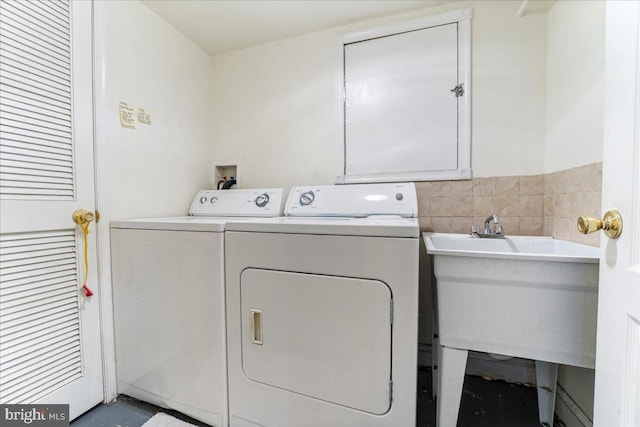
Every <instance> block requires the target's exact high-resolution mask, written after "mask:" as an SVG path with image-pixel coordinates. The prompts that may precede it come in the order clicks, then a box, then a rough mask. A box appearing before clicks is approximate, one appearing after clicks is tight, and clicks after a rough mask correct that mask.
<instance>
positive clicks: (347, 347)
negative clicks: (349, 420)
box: [240, 268, 392, 415]
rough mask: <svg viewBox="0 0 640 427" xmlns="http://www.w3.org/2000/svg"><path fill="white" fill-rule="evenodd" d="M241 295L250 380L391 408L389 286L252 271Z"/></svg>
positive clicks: (357, 405)
mask: <svg viewBox="0 0 640 427" xmlns="http://www.w3.org/2000/svg"><path fill="white" fill-rule="evenodd" d="M240 299H241V311H240V313H241V316H242V319H241V324H242V369H243V371H244V374H245V375H246V376H247V377H248V378H249V379H251V380H253V381H256V382H259V383H262V384H266V385H269V386H273V387H277V388H280V389H284V390H287V391H290V392H292V393H297V394H301V395H304V396H308V397H312V398H315V399H319V400H323V401H326V402H330V403H333V404H337V405H342V406H345V407H348V408H353V409H357V410H360V411H365V412H368V413H371V414H376V415H381V414H384V413H386V412H387V411H388V410H389V408H390V406H391V395H390V380H391V322H392V295H391V291H390V289H389V287H388V286H387V285H386V284H385V283H383V282H381V281H378V280H367V279H355V278H349V277H339V276H330V275H319V274H304V273H296V272H287V271H274V270H265V269H257V268H247V269H245V270H244V271H243V272H242V274H241V278H240Z"/></svg>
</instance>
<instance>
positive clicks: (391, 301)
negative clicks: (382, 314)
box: [389, 300, 393, 325]
mask: <svg viewBox="0 0 640 427" xmlns="http://www.w3.org/2000/svg"><path fill="white" fill-rule="evenodd" d="M389 323H391V324H392V325H393V300H390V301H389Z"/></svg>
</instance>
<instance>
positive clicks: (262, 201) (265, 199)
mask: <svg viewBox="0 0 640 427" xmlns="http://www.w3.org/2000/svg"><path fill="white" fill-rule="evenodd" d="M267 203H269V195H268V194H267V193H262V194H261V195H259V196H258V197H256V206H257V207H259V208H263V207H265V206H266V205H267Z"/></svg>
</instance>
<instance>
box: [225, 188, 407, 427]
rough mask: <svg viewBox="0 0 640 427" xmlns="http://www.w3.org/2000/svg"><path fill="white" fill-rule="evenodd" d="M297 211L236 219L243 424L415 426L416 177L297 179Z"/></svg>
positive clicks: (232, 229)
mask: <svg viewBox="0 0 640 427" xmlns="http://www.w3.org/2000/svg"><path fill="white" fill-rule="evenodd" d="M285 214H286V215H288V216H287V217H281V218H273V219H265V220H252V221H246V222H229V223H228V224H227V232H226V238H225V250H226V252H227V253H231V254H233V256H232V257H231V256H230V257H227V260H226V267H225V268H226V285H227V345H228V370H229V416H230V418H229V421H230V425H231V426H232V427H256V426H263V427H264V426H266V427H304V426H317V427H327V426H331V427H337V426H345V427H346V426H349V427H355V426H361V427H380V426H387V427H413V426H415V420H416V375H417V340H418V338H417V334H418V255H419V250H418V247H419V226H418V220H417V218H416V217H417V199H416V191H415V186H414V184H412V183H409V184H406V183H402V184H365V185H344V186H316V187H294V188H293V189H292V190H291V192H290V194H289V198H288V200H287V202H286V205H285Z"/></svg>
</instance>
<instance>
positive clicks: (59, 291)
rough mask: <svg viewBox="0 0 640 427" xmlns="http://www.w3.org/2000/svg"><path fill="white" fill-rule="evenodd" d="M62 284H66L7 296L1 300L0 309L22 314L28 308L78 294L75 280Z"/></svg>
mask: <svg viewBox="0 0 640 427" xmlns="http://www.w3.org/2000/svg"><path fill="white" fill-rule="evenodd" d="M62 285H66V286H62V287H57V288H50V289H39V290H38V291H37V292H30V293H28V294H27V295H23V296H20V297H15V298H11V299H10V298H8V297H5V298H3V300H2V302H0V310H3V311H5V310H6V313H7V315H11V314H12V313H21V314H22V313H23V312H24V311H25V310H27V309H30V308H33V307H40V306H42V305H43V304H45V303H49V302H55V301H58V300H64V299H67V298H71V297H75V296H76V292H77V291H76V289H75V283H74V282H73V281H68V282H66V283H62Z"/></svg>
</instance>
